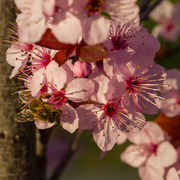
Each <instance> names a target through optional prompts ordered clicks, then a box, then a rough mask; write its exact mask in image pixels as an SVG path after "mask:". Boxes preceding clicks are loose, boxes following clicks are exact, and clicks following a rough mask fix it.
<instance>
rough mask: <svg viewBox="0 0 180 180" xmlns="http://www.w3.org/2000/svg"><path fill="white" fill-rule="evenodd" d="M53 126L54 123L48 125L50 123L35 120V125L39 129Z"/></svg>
mask: <svg viewBox="0 0 180 180" xmlns="http://www.w3.org/2000/svg"><path fill="white" fill-rule="evenodd" d="M54 124H55V123H50V122H47V121H41V120H35V125H36V126H37V128H39V129H47V128H51V127H52V126H54Z"/></svg>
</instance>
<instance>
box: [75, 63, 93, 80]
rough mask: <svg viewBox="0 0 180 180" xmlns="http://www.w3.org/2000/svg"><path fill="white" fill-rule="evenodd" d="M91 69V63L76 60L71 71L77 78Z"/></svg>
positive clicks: (85, 74) (87, 73) (88, 72)
mask: <svg viewBox="0 0 180 180" xmlns="http://www.w3.org/2000/svg"><path fill="white" fill-rule="evenodd" d="M91 71H92V68H91V64H90V63H88V62H81V61H79V60H78V61H76V62H75V63H74V66H73V73H74V75H75V76H76V77H78V78H83V77H85V76H88V75H89V74H90V73H91Z"/></svg>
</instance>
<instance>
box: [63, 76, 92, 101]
mask: <svg viewBox="0 0 180 180" xmlns="http://www.w3.org/2000/svg"><path fill="white" fill-rule="evenodd" d="M93 93H94V83H93V81H91V80H89V79H86V78H76V79H74V80H72V81H71V82H70V83H69V84H68V85H67V87H66V97H67V98H68V99H70V100H71V101H74V102H82V101H87V100H88V99H89V98H90V97H91V96H92V94H93Z"/></svg>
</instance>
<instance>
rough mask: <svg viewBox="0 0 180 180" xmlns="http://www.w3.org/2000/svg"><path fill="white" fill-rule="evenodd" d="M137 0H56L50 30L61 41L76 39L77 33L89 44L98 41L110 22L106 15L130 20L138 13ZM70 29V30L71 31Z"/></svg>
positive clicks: (101, 39)
mask: <svg viewBox="0 0 180 180" xmlns="http://www.w3.org/2000/svg"><path fill="white" fill-rule="evenodd" d="M135 2H136V1H133V2H129V1H128V2H124V1H122V0H110V1H101V0H97V1H95V0H80V1H67V3H64V1H62V0H58V1H57V3H56V8H57V7H58V8H59V11H55V13H54V16H53V17H54V21H53V23H52V32H53V33H54V35H55V36H56V37H57V39H58V40H59V41H61V42H65V43H72V44H74V43H76V42H77V41H78V39H79V38H80V36H82V37H83V39H84V41H85V42H86V43H87V44H89V45H93V44H97V43H101V42H103V41H105V40H106V39H107V37H108V31H109V23H108V22H107V20H106V17H104V16H109V17H111V18H112V19H115V18H116V19H122V20H126V21H128V20H130V19H133V18H134V17H137V14H138V11H139V8H138V6H137V5H135ZM72 29H73V33H72Z"/></svg>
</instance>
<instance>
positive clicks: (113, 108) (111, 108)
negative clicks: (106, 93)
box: [102, 100, 118, 117]
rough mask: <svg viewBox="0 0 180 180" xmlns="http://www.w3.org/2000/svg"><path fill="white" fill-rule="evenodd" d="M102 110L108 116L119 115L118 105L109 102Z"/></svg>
mask: <svg viewBox="0 0 180 180" xmlns="http://www.w3.org/2000/svg"><path fill="white" fill-rule="evenodd" d="M102 110H103V111H104V114H105V115H106V116H109V117H112V116H114V115H116V114H117V113H118V105H117V104H115V103H113V101H112V100H109V101H108V102H107V104H104V105H103V106H102Z"/></svg>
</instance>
